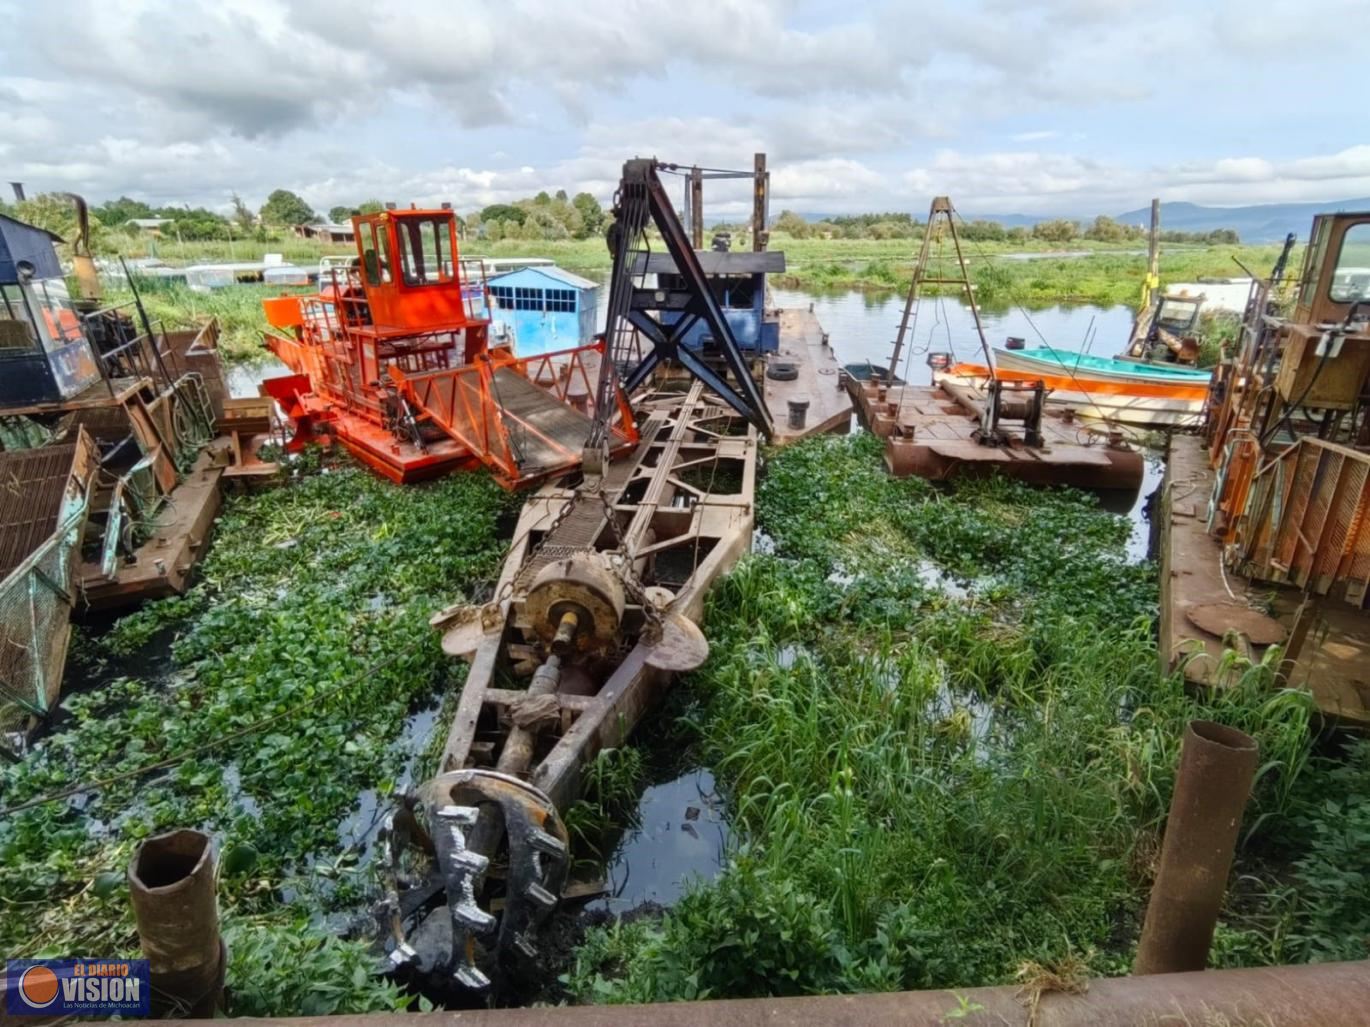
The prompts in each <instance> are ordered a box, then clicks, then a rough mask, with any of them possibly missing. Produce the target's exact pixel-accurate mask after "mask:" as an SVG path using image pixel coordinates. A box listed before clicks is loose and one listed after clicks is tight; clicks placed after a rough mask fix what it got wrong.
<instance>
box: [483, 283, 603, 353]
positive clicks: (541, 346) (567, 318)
mask: <svg viewBox="0 0 1370 1027" xmlns="http://www.w3.org/2000/svg"><path fill="white" fill-rule="evenodd" d="M488 284H489V288H490V301H491V306H492V308H493V309H492V316H493V317H494V320H495V322H496V326H495V331H496V334H506V335H512V336H513V342H514V352H515V353H517V354H518V355H519V356H521V357H531V356H538V355H540V354H543V353H555V352H557V351H558V350H563V349H571V348H573V347H575V346H581V345H584V344H585V343H587V342H589V341H590V338H591V337H592V336H593V335H594V334H595V332H596V331H597V330H598V323H597V312H598V307H599V286H598V284H596V283H595V282H592V281H590V280H589V279H588V278H581V277H580V275H574V274H572V273H571V272H569V271H563V270H562V269H561V268H559V267H555V266H553V267H522V268H518V269H517V270H515V271H506V272H505V273H504V274H500V275H495V276H494V277H492V278H491V279H490V280H489V283H488ZM501 329H503V331H502V332H501Z"/></svg>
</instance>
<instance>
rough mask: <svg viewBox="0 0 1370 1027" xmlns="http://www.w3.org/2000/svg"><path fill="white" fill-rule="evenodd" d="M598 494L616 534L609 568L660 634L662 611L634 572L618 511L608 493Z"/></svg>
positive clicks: (602, 491)
mask: <svg viewBox="0 0 1370 1027" xmlns="http://www.w3.org/2000/svg"><path fill="white" fill-rule="evenodd" d="M598 492H599V501H600V502H601V503H602V504H604V517H605V519H606V520H607V521H608V522H609V529H610V530H611V531H612V532H613V533H614V541H615V542H616V543H617V545H616V546H615V548H614V549H613V551H612V552H611V553H610V560H609V566H610V567H611V568H612V569H613V571H614V573H615V574H617V575H618V578H619V580H620V581H622V582H623V588H624V591H626V592H627V593H628V595H630V596H631V597H632V598H633V599H634V600H636V601H637V603H638V605H639V606H641V607H642V615H643V616H644V617H645V618H646V619H647V623H648V624H650V625H651V626H652V628H653V629H654V630H656V631H658V632H659V631H660V630H661V626H662V618H661V611H660V610H658V609H657V607H656V604H655V603H654V602H652V600H651V598H650V597H649V596H648V595H647V586H646V585H644V584H643V583H642V580H641V579H640V578H639V577H638V576H637V572H636V571H634V570H633V556H632V554H631V553H629V552H628V544H627V541H626V540H625V539H624V537H623V533H622V532H621V531H619V528H618V511H617V510H615V509H614V504H613V503H612V502H611V501H610V499H609V493H608V492H607V491H605V490H604V489H599V490H598ZM615 558H616V559H615Z"/></svg>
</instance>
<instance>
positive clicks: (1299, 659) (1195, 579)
mask: <svg viewBox="0 0 1370 1027" xmlns="http://www.w3.org/2000/svg"><path fill="white" fill-rule="evenodd" d="M1213 483H1214V472H1213V469H1212V468H1211V467H1210V466H1209V462H1208V455H1207V451H1206V449H1205V446H1204V442H1203V440H1202V439H1200V438H1197V437H1195V436H1188V435H1179V436H1175V437H1174V438H1172V439H1171V442H1170V453H1169V457H1168V459H1167V460H1166V474H1165V482H1164V484H1163V486H1162V491H1161V507H1160V513H1159V522H1160V526H1161V527H1160V531H1161V535H1160V539H1159V547H1160V552H1159V561H1160V565H1161V623H1160V652H1161V661H1162V664H1163V666H1162V670H1163V672H1165V673H1169V672H1170V671H1172V670H1176V669H1179V670H1181V671H1182V672H1183V674H1184V676H1185V680H1186V681H1188V682H1189V683H1190V684H1192V685H1194V686H1196V687H1222V686H1223V685H1225V684H1231V683H1232V682H1233V681H1234V680H1235V678H1236V676H1237V675H1239V673H1240V670H1239V667H1234V666H1233V657H1234V656H1242V657H1246V658H1249V659H1254V660H1260V659H1262V658H1263V657H1264V656H1265V654H1266V652H1267V651H1268V650H1269V648H1270V647H1271V646H1272V645H1276V644H1279V645H1285V646H1286V649H1288V647H1289V646H1290V645H1292V644H1293V643H1292V639H1293V638H1294V637H1295V634H1296V632H1298V631H1299V630H1300V629H1299V625H1298V613H1299V608H1300V606H1301V599H1302V593H1300V592H1299V591H1298V590H1296V589H1294V588H1290V587H1281V586H1277V585H1273V584H1269V583H1261V582H1250V581H1248V580H1246V579H1245V578H1242V577H1239V576H1237V575H1235V574H1232V573H1231V572H1228V571H1226V570H1225V569H1224V568H1223V564H1222V551H1221V545H1220V543H1219V541H1218V540H1217V539H1215V538H1214V537H1213V536H1212V535H1210V534H1209V533H1208V527H1207V520H1208V502H1209V497H1210V496H1211V495H1212V493H1213ZM1313 610H1315V611H1316V612H1312V611H1313ZM1310 616H1311V617H1312V618H1313V620H1315V621H1316V624H1310V623H1306V624H1305V625H1304V627H1303V629H1302V632H1303V635H1304V637H1303V639H1302V644H1301V646H1300V652H1299V653H1298V654H1297V655H1296V659H1295V662H1294V665H1293V666H1292V668H1289V669H1288V674H1287V680H1288V683H1289V685H1290V686H1293V687H1298V688H1306V689H1307V690H1308V691H1309V692H1310V693H1311V694H1312V696H1313V699H1314V701H1315V702H1316V703H1317V706H1318V709H1319V711H1321V713H1322V715H1323V716H1324V717H1325V718H1326V719H1327V720H1329V721H1331V722H1333V723H1336V724H1340V725H1342V726H1347V727H1357V728H1362V729H1364V728H1367V727H1370V618H1368V617H1366V615H1365V611H1364V610H1361V609H1359V608H1357V607H1355V606H1352V605H1350V604H1349V603H1344V602H1340V601H1330V600H1329V601H1326V602H1321V603H1318V604H1317V605H1316V607H1313V608H1312V609H1311V610H1310ZM1237 635H1241V636H1242V637H1241V638H1238V637H1237ZM1234 646H1235V647H1236V649H1235V651H1234V649H1233V647H1234Z"/></svg>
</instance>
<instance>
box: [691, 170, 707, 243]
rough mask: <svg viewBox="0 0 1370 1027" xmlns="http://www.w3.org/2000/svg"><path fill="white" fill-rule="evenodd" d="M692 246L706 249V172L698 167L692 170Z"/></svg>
mask: <svg viewBox="0 0 1370 1027" xmlns="http://www.w3.org/2000/svg"><path fill="white" fill-rule="evenodd" d="M690 244H691V245H692V246H694V248H695V249H697V250H702V249H703V248H704V172H703V171H701V170H700V169H699V166H698V165H696V166H695V167H693V168H691V169H690Z"/></svg>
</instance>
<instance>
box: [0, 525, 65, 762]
mask: <svg viewBox="0 0 1370 1027" xmlns="http://www.w3.org/2000/svg"><path fill="white" fill-rule="evenodd" d="M84 522H85V501H84V498H83V499H82V500H81V501H80V503H79V504H78V505H77V506H75V507H74V508H71V509H70V510H69V512H68V515H67V521H66V526H65V527H64V528H62V529H61V530H59V531H58V532H57V533H56V534H54V535H53V536H52V537H51V538H49V539H48V540H47V542H45V543H44V544H43V545H41V546H40V547H39V548H38V549H37V550H35V551H34V552H33V553H32V554H31V555H30V556H29V558H28V559H27V560H25V561H24V562H23V563H22V564H20V565H19V566H18V567H16V568H15V569H14V570H13V571H12V572H11V573H10V575H9V576H8V577H7V578H5V580H4V581H3V582H0V745H3V746H5V747H6V748H10V749H13V748H16V747H17V746H18V745H20V744H22V729H23V726H24V724H25V723H26V721H27V720H28V719H29V717H31V716H42V715H44V714H46V713H47V712H48V710H49V708H50V707H51V705H52V703H53V702H54V701H55V700H56V699H57V694H58V692H59V690H60V688H61V684H62V670H63V665H64V663H65V662H66V651H67V637H68V633H69V631H70V627H69V617H70V614H71V605H72V596H73V589H74V586H75V569H76V558H77V549H78V547H79V545H80V540H81V527H82V525H83V524H84ZM16 733H17V734H18V735H19V738H18V739H16V738H15V737H13V736H14V735H15V734H16Z"/></svg>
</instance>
